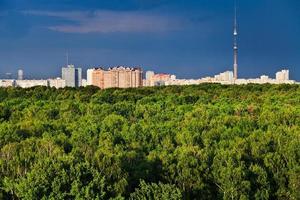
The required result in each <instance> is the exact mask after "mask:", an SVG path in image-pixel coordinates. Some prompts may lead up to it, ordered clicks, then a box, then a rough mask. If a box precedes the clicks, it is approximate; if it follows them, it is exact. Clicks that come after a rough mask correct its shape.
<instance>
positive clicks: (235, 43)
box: [233, 0, 238, 80]
mask: <svg viewBox="0 0 300 200" xmlns="http://www.w3.org/2000/svg"><path fill="white" fill-rule="evenodd" d="M233 54H234V55H233V77H234V80H236V79H238V30H237V0H234V28H233Z"/></svg>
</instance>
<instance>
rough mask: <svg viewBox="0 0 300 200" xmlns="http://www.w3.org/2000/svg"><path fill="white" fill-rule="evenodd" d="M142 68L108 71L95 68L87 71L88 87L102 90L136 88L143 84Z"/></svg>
mask: <svg viewBox="0 0 300 200" xmlns="http://www.w3.org/2000/svg"><path fill="white" fill-rule="evenodd" d="M142 76H143V75H142V70H141V68H130V67H123V66H120V67H113V68H109V69H108V70H104V69H103V68H94V69H89V70H88V71H87V78H88V80H87V83H88V85H94V86H97V87H99V88H101V89H106V88H136V87H141V86H142V84H143V77H142Z"/></svg>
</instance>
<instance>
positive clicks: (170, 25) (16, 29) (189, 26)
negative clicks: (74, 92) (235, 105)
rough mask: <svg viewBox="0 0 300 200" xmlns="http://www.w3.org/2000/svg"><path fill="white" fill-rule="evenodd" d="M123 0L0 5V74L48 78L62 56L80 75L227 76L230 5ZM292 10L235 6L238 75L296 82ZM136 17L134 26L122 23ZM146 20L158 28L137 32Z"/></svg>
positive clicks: (299, 46) (260, 4)
mask: <svg viewBox="0 0 300 200" xmlns="http://www.w3.org/2000/svg"><path fill="white" fill-rule="evenodd" d="M123 2H124V3H123V4H121V3H119V1H117V0H114V1H111V2H110V3H99V2H95V1H90V2H89V1H87V2H86V3H80V2H79V1H75V3H73V4H72V5H71V4H69V3H68V2H67V1H52V2H51V3H46V5H41V3H39V2H38V1H33V0H31V1H30V3H28V4H26V5H25V4H23V3H21V2H19V1H16V0H12V1H9V2H8V1H1V3H0V24H1V25H3V26H1V27H2V28H1V30H0V38H1V39H0V42H1V43H2V45H1V48H0V60H1V62H0V74H1V76H2V77H4V76H5V74H6V73H14V72H15V71H17V69H20V68H21V69H23V70H24V71H25V75H26V76H27V77H30V78H46V77H56V76H58V75H59V74H60V70H61V69H60V68H61V67H62V66H65V65H66V64H65V60H66V58H65V55H66V52H69V54H70V56H69V57H70V63H72V64H75V66H78V67H82V68H83V71H86V69H87V68H90V67H91V66H98V65H103V66H114V65H126V66H141V67H143V68H144V70H145V71H147V70H154V71H158V72H165V73H172V74H176V75H177V76H178V77H180V78H199V77H205V76H210V75H214V74H217V73H220V72H223V71H226V70H232V50H231V48H232V36H231V35H232V19H233V1H207V0H201V1H190V2H189V3H183V1H180V0H175V1H172V2H171V1H168V0H165V1H157V2H156V3H153V1H144V2H143V3H137V1H133V0H132V1H130V0H126V1H123ZM44 3H45V2H44ZM216 3H218V4H216ZM299 6H300V4H299V3H298V2H297V1H294V0H289V1H284V2H282V1H279V0H275V1H270V0H262V1H251V2H242V1H239V3H238V9H239V12H238V17H239V33H240V37H239V46H240V49H241V51H240V53H239V65H240V66H241V70H239V76H240V77H242V78H250V77H259V76H260V75H262V74H275V72H277V71H279V70H280V69H282V68H287V69H289V70H290V73H291V79H295V80H300V71H299V67H297V66H299V65H300V61H299V59H298V58H297V55H299V54H300V40H299V39H298V37H296V35H297V33H299V32H300V27H299V25H298V22H299V20H298V19H299V14H298V13H297V9H296V8H299ZM274 13H277V15H272V14H274ZM120 17H123V18H126V19H128V20H127V21H126V20H124V21H122V20H121V21H120V20H119V19H120ZM136 17H140V19H141V20H140V21H133V22H134V24H130V23H129V22H128V21H130V20H131V21H132V20H133V19H135V18H136ZM258 19H260V23H257V20H258ZM88 21H91V22H93V23H96V24H100V25H99V26H100V28H99V27H93V26H91V24H89V23H88ZM153 21H156V22H159V23H155V26H154V27H150V28H149V27H148V26H145V24H147V23H148V25H149V24H153ZM12 22H13V23H12ZM23 22H24V23H23ZM108 22H111V24H115V25H114V26H112V25H110V24H108ZM42 24H43V26H42ZM136 24H137V25H138V26H137V25H136ZM240 24H242V25H240ZM122 27H123V28H122ZM124 27H127V28H124ZM23 30H27V31H23ZM186 69H188V70H186Z"/></svg>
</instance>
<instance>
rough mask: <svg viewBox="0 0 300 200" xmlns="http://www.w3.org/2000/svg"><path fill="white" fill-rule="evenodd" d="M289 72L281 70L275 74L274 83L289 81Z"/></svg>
mask: <svg viewBox="0 0 300 200" xmlns="http://www.w3.org/2000/svg"><path fill="white" fill-rule="evenodd" d="M289 74H290V71H289V70H281V71H280V72H277V73H276V81H278V82H284V81H288V80H290V77H289V76H290V75H289Z"/></svg>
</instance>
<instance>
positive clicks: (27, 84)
mask: <svg viewBox="0 0 300 200" xmlns="http://www.w3.org/2000/svg"><path fill="white" fill-rule="evenodd" d="M35 86H45V87H48V80H16V81H15V87H21V88H31V87H35Z"/></svg>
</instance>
